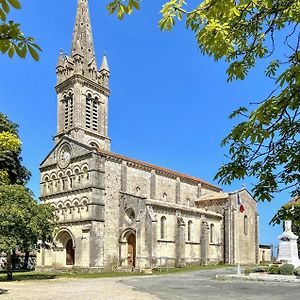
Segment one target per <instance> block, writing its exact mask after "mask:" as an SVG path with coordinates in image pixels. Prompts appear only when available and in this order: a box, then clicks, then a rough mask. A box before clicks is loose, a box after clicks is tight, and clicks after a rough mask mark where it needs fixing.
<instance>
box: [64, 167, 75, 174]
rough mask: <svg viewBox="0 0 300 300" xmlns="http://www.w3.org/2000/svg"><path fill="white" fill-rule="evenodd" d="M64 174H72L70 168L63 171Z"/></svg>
mask: <svg viewBox="0 0 300 300" xmlns="http://www.w3.org/2000/svg"><path fill="white" fill-rule="evenodd" d="M65 174H66V176H72V175H73V172H72V170H71V169H70V168H68V169H67V170H66V171H65Z"/></svg>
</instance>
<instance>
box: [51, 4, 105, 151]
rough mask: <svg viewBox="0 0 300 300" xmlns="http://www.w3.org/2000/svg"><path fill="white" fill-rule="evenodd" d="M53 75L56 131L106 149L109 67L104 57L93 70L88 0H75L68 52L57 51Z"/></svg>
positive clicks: (92, 47)
mask: <svg viewBox="0 0 300 300" xmlns="http://www.w3.org/2000/svg"><path fill="white" fill-rule="evenodd" d="M56 74H57V85H56V88H55V89H56V93H57V134H56V136H55V138H54V139H55V142H56V143H58V142H59V140H60V139H61V138H62V137H63V136H65V135H67V136H70V137H71V138H73V139H75V140H77V141H79V142H81V143H83V144H86V145H89V146H93V147H97V148H100V149H102V150H106V151H109V150H110V138H109V136H108V132H107V127H108V97H109V94H110V89H109V76H110V70H109V67H108V63H107V58H106V56H105V55H104V56H103V58H102V63H101V67H100V69H99V70H98V69H97V62H96V57H95V50H94V43H93V36H92V28H91V22H90V16H89V9H88V1H87V0H78V7H77V15H76V21H75V27H74V32H73V41H72V49H71V53H70V55H69V56H68V55H66V54H64V53H63V52H62V50H61V51H60V54H59V59H58V64H57V67H56Z"/></svg>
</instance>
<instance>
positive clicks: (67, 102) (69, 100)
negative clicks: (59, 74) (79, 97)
mask: <svg viewBox="0 0 300 300" xmlns="http://www.w3.org/2000/svg"><path fill="white" fill-rule="evenodd" d="M63 102H64V109H65V129H68V128H70V127H72V126H73V94H72V93H71V92H69V94H68V95H64V98H63Z"/></svg>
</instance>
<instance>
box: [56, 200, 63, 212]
mask: <svg viewBox="0 0 300 300" xmlns="http://www.w3.org/2000/svg"><path fill="white" fill-rule="evenodd" d="M57 210H58V211H60V212H61V214H62V215H63V214H64V204H63V203H62V202H61V201H60V202H58V203H57Z"/></svg>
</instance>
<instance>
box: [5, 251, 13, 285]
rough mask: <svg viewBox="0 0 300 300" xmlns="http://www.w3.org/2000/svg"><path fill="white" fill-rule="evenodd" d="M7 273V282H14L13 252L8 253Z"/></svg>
mask: <svg viewBox="0 0 300 300" xmlns="http://www.w3.org/2000/svg"><path fill="white" fill-rule="evenodd" d="M6 272H7V280H8V281H12V280H13V275H12V269H11V252H7V253H6Z"/></svg>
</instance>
